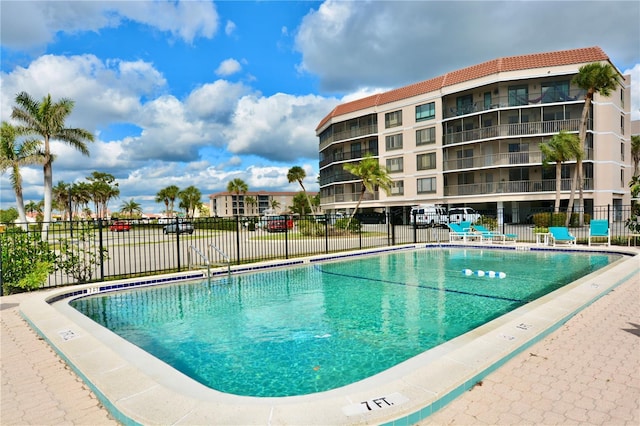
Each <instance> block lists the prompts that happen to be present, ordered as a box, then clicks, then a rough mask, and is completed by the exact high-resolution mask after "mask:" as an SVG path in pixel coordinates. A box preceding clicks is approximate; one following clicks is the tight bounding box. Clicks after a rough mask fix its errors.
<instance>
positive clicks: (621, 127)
mask: <svg viewBox="0 0 640 426" xmlns="http://www.w3.org/2000/svg"><path fill="white" fill-rule="evenodd" d="M620 134H623V135H624V115H621V116H620Z"/></svg>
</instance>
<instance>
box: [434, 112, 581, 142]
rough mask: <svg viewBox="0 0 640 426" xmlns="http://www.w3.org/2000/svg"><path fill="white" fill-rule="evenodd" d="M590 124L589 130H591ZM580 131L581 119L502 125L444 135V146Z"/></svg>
mask: <svg viewBox="0 0 640 426" xmlns="http://www.w3.org/2000/svg"><path fill="white" fill-rule="evenodd" d="M590 124H591V123H589V128H591V125H590ZM579 129H580V119H579V118H573V119H569V120H555V121H537V122H530V123H516V124H500V125H497V126H492V127H483V128H479V129H471V130H465V131H463V132H457V133H449V134H446V135H444V138H443V139H444V140H443V142H442V143H443V145H451V144H454V143H464V142H474V141H477V140H481V139H491V138H502V137H511V136H514V137H521V136H533V135H542V134H555V133H559V132H560V131H561V130H566V131H569V132H577V131H578V130H579Z"/></svg>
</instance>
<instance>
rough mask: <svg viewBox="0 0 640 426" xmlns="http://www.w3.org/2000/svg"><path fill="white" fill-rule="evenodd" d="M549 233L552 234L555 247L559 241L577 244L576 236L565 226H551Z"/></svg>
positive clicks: (551, 237)
mask: <svg viewBox="0 0 640 426" xmlns="http://www.w3.org/2000/svg"><path fill="white" fill-rule="evenodd" d="M549 233H550V234H551V236H550V240H551V245H552V246H554V247H555V245H556V244H558V243H562V244H569V245H575V244H576V237H574V236H573V235H571V233H570V232H569V229H568V228H567V227H565V226H551V227H550V228H549Z"/></svg>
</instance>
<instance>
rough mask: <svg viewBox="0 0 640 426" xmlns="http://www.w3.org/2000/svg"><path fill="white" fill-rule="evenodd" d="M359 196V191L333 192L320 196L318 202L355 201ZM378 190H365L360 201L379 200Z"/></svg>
mask: <svg viewBox="0 0 640 426" xmlns="http://www.w3.org/2000/svg"><path fill="white" fill-rule="evenodd" d="M359 198H360V192H345V193H343V194H333V195H328V196H323V197H321V198H320V204H333V203H350V202H357V201H358V199H359ZM379 199H380V198H379V195H378V191H376V192H375V193H374V194H372V193H370V192H365V194H364V196H363V197H362V201H374V200H379Z"/></svg>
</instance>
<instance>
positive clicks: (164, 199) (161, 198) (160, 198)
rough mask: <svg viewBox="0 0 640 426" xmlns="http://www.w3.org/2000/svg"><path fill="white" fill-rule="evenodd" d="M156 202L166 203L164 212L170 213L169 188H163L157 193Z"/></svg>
mask: <svg viewBox="0 0 640 426" xmlns="http://www.w3.org/2000/svg"><path fill="white" fill-rule="evenodd" d="M155 201H156V203H164V212H165V214H167V215H168V214H169V196H168V194H167V188H163V189H161V190H160V191H158V193H157V194H156V198H155Z"/></svg>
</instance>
